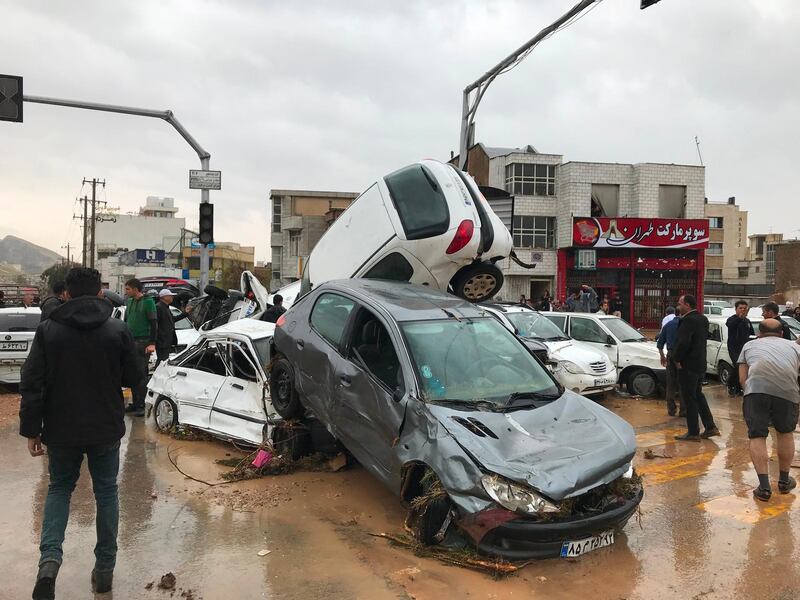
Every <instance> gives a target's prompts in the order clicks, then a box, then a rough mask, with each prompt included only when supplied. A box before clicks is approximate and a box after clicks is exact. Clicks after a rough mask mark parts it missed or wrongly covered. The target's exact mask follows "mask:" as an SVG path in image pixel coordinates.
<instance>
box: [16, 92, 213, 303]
mask: <svg viewBox="0 0 800 600" xmlns="http://www.w3.org/2000/svg"><path fill="white" fill-rule="evenodd" d="M22 100H23V101H24V102H33V103H34V104H50V105H52V106H66V107H68V108H83V109H86V110H99V111H102V112H110V113H118V114H122V115H134V116H137V117H152V118H155V119H161V120H163V121H166V122H167V123H169V124H170V125H172V126H173V127H174V128H175V130H176V131H177V132H178V133H179V134H180V135H181V137H182V138H183V139H184V140H186V142H187V143H188V144H189V145H190V146H191V147H192V150H194V151H195V152H196V153H197V156H198V157H199V158H200V168H201V169H203V170H204V171H206V170H208V168H209V167H210V166H211V154H209V153H208V152H207V151H206V150H205V149H204V148H203V147H202V146H201V145H200V144H199V143H198V142H197V140H196V139H194V137H192V134H191V133H189V132H188V131H187V130H186V128H185V127H184V126H183V125H181V122H180V121H178V119H177V118H175V114H174V113H173V112H172V111H171V110H150V109H147V108H136V107H133V106H118V105H115V104H99V103H97V102H83V101H81V100H65V99H63V98H46V97H44V96H29V95H27V94H26V95H24V96H23V97H22ZM208 196H209V193H208V190H200V202H201V203H207V202H209V199H208ZM207 285H208V246H205V245H201V246H200V289H201V290H203V289H205V287H206V286H207Z"/></svg>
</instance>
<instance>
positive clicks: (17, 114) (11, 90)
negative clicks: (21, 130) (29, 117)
mask: <svg viewBox="0 0 800 600" xmlns="http://www.w3.org/2000/svg"><path fill="white" fill-rule="evenodd" d="M0 121H14V122H16V123H22V77H17V76H16V75H0Z"/></svg>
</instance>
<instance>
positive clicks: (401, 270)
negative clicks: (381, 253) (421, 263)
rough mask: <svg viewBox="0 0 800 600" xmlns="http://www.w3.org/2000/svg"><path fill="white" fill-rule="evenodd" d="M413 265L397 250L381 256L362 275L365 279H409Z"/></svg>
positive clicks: (412, 272) (412, 273) (412, 271)
mask: <svg viewBox="0 0 800 600" xmlns="http://www.w3.org/2000/svg"><path fill="white" fill-rule="evenodd" d="M413 275H414V267H412V266H411V264H410V263H409V262H408V261H407V260H406V259H405V257H404V256H403V255H402V254H400V253H399V252H392V253H391V254H389V255H387V256H385V257H383V258H382V259H381V260H380V261H379V262H378V263H377V264H376V265H374V266H373V267H372V268H371V269H370V270H369V271H367V272H366V274H365V275H364V278H365V279H389V280H391V281H411V277H412V276H413Z"/></svg>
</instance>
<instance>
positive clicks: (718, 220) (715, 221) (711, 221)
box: [708, 217, 742, 229]
mask: <svg viewBox="0 0 800 600" xmlns="http://www.w3.org/2000/svg"><path fill="white" fill-rule="evenodd" d="M708 226H709V227H710V228H711V229H722V217H709V218H708ZM741 226H742V223H741V221H739V227H740V228H741Z"/></svg>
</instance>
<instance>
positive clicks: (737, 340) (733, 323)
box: [725, 300, 754, 396]
mask: <svg viewBox="0 0 800 600" xmlns="http://www.w3.org/2000/svg"><path fill="white" fill-rule="evenodd" d="M734 309H735V310H736V312H735V313H734V314H732V315H731V316H730V317H728V320H727V321H725V326H726V327H727V328H728V354H729V355H730V357H731V360H732V361H733V364H732V366H733V371H732V372H731V374H730V379H728V395H729V396H738V395H740V394H741V393H742V386H741V383H740V382H739V369H738V367H737V366H736V365H737V364H738V363H739V355H740V354H741V352H742V348H744V345H745V344H746V343H747V342H749V341H750V336H752V335H754V332H753V324H752V323H751V322H750V319H748V318H747V311H748V309H749V305H748V304H747V302H745V301H744V300H737V301H736V304H734Z"/></svg>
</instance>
